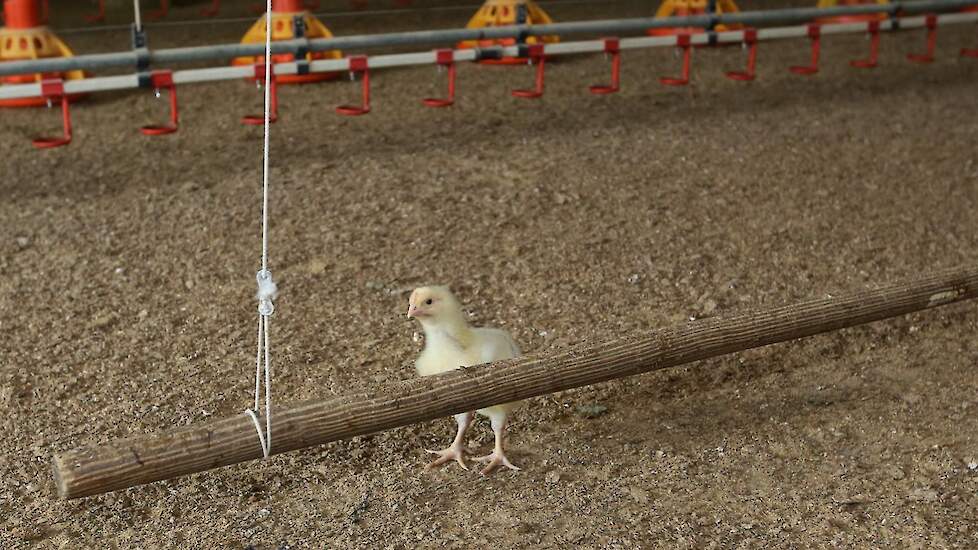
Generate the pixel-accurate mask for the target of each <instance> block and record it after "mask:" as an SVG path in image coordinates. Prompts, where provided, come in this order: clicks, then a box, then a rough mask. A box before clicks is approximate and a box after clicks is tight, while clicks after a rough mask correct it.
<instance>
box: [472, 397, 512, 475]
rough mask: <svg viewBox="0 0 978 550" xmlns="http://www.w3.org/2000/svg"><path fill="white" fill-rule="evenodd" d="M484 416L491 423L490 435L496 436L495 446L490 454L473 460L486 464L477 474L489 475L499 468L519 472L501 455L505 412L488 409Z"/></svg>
mask: <svg viewBox="0 0 978 550" xmlns="http://www.w3.org/2000/svg"><path fill="white" fill-rule="evenodd" d="M486 415H487V416H488V417H489V421H490V422H491V423H492V433H493V434H495V436H496V446H495V448H494V449H493V451H492V454H489V455H486V456H480V457H479V458H476V459H475V460H476V462H487V463H488V464H486V467H485V468H483V469H482V471H480V472H479V473H480V474H482V475H489V474H491V473H493V472H495V471H496V470H497V469H499V467H500V466H505V467H507V468H509V469H510V470H519V468H517V467H516V466H513V464H512V463H511V462H510V461H509V459H508V458H506V454H505V453H503V440H504V439H505V438H506V411H500V410H491V409H490V410H489V411H487V412H486Z"/></svg>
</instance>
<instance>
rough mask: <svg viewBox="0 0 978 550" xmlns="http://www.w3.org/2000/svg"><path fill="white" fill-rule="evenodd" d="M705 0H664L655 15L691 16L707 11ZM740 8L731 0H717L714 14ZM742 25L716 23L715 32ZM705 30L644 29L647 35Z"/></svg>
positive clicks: (676, 28)
mask: <svg viewBox="0 0 978 550" xmlns="http://www.w3.org/2000/svg"><path fill="white" fill-rule="evenodd" d="M708 9H709V8H708V4H707V0H665V1H664V2H662V4H660V5H659V9H658V10H657V11H656V12H655V16H656V17H692V16H696V15H706V14H707V13H708V11H707V10H708ZM739 11H740V8H738V7H737V4H736V3H734V1H733V0H718V1H717V3H716V12H715V13H716V14H717V15H721V14H724V13H737V12H739ZM742 28H744V26H743V25H717V26H716V28H714V29H713V30H715V31H717V32H723V31H732V30H739V29H742ZM704 32H706V31H705V30H703V29H702V28H700V27H661V28H656V29H649V30H647V31H645V34H647V35H648V36H676V35H679V34H702V33H704Z"/></svg>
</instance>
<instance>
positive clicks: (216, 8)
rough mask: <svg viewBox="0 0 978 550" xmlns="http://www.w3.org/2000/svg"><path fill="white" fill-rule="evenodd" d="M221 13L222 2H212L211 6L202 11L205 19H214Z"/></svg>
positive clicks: (219, 0) (216, 0) (213, 0)
mask: <svg viewBox="0 0 978 550" xmlns="http://www.w3.org/2000/svg"><path fill="white" fill-rule="evenodd" d="M220 11H221V0H212V1H211V5H210V6H208V7H206V8H204V9H202V10H200V14H201V15H203V16H204V17H214V16H215V15H217V14H218V13H219V12H220Z"/></svg>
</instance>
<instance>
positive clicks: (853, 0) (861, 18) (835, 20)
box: [815, 0, 890, 25]
mask: <svg viewBox="0 0 978 550" xmlns="http://www.w3.org/2000/svg"><path fill="white" fill-rule="evenodd" d="M889 3H890V2H889V0H819V2H818V4H817V5H816V6H815V7H817V8H834V7H838V6H874V5H875V6H885V5H887V4H889ZM886 17H887V16H886V14H885V13H866V14H862V15H837V16H835V17H820V18H818V19H816V20H815V22H816V23H822V24H823V25H832V24H841V23H868V22H870V21H883V20H884V19H886Z"/></svg>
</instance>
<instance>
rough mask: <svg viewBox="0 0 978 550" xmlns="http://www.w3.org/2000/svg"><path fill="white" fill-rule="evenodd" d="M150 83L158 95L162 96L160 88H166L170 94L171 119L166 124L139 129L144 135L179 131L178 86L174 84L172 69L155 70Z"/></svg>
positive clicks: (158, 134) (160, 134) (159, 134)
mask: <svg viewBox="0 0 978 550" xmlns="http://www.w3.org/2000/svg"><path fill="white" fill-rule="evenodd" d="M150 83H151V84H152V85H153V88H155V89H156V97H159V96H160V90H162V89H166V90H167V91H168V92H169V94H170V121H169V122H168V123H166V124H158V125H151V126H143V127H142V128H140V129H139V131H140V132H142V133H143V135H147V136H162V135H166V134H172V133H174V132H176V131H177V127H178V121H179V111H178V110H177V88H176V86H174V85H173V72H172V71H153V72H152V74H150Z"/></svg>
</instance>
